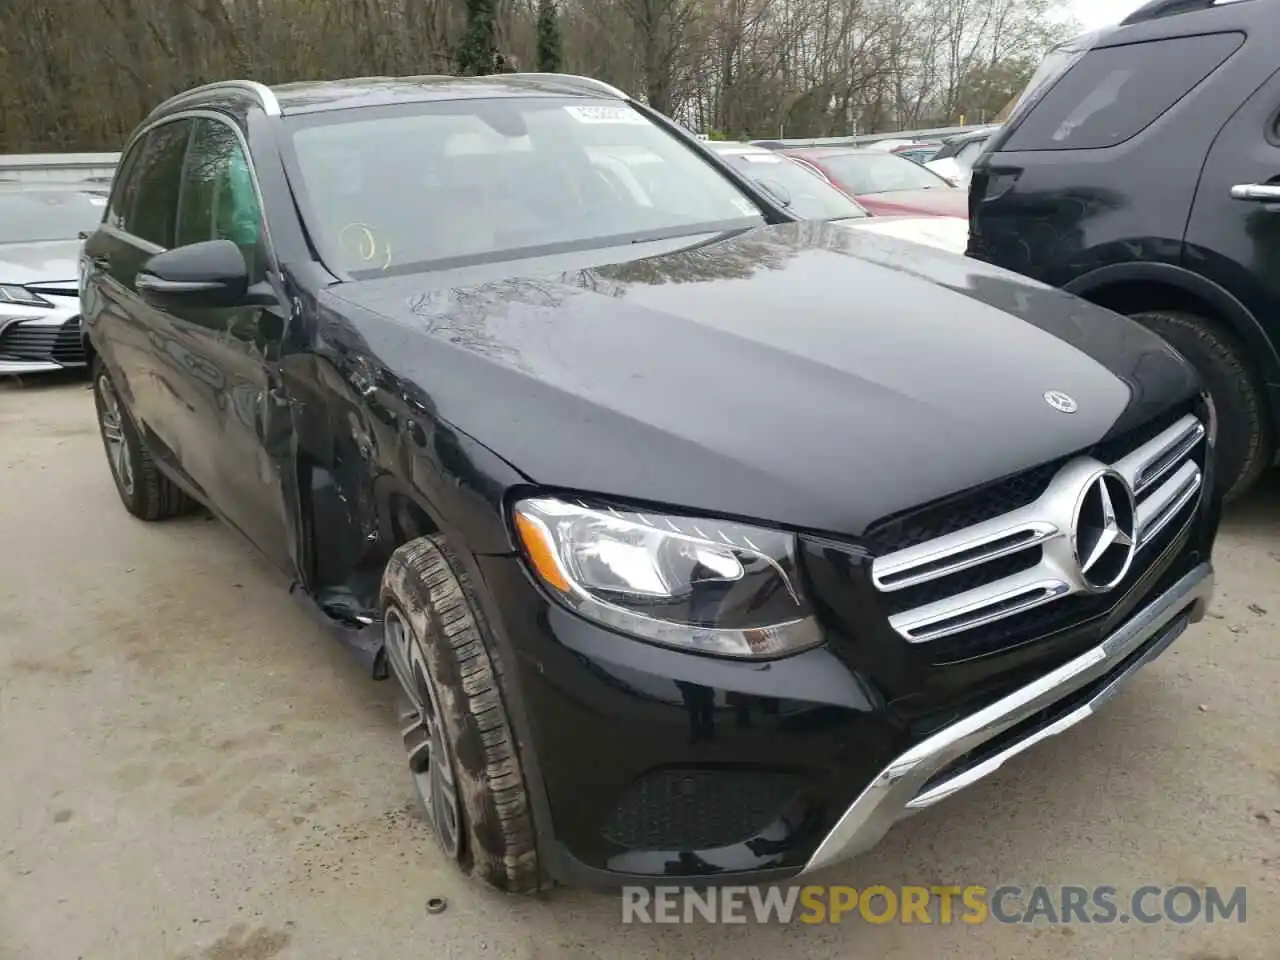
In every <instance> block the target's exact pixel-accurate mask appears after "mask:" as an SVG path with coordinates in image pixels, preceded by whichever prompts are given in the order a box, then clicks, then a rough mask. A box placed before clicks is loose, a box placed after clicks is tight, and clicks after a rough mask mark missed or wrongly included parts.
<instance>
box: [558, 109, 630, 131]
mask: <svg viewBox="0 0 1280 960" xmlns="http://www.w3.org/2000/svg"><path fill="white" fill-rule="evenodd" d="M564 109H565V111H566V112H567V113H568V114H569V116H571V117H573V119H575V120H577V121H578V122H579V123H632V124H638V125H639V126H645V125H646V124H647V123H648V122H649V121H648V120H646V119H645V118H644V117H642V116H640V114H638V113H636V112H635V111H634V110H631V109H629V108H628V107H608V106H589V107H579V106H573V107H565V108H564Z"/></svg>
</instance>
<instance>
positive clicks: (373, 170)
mask: <svg viewBox="0 0 1280 960" xmlns="http://www.w3.org/2000/svg"><path fill="white" fill-rule="evenodd" d="M1183 2H1185V0H1183ZM869 155H870V156H871V157H872V161H864V155H863V153H862V152H858V151H852V152H849V151H840V152H836V153H831V154H827V153H816V154H814V155H813V156H808V155H806V156H805V158H804V159H803V160H802V159H800V158H798V157H791V156H789V155H785V154H782V153H764V152H763V151H758V150H755V149H752V148H745V147H742V146H740V145H733V146H728V145H718V146H716V145H709V144H703V143H700V142H699V141H698V140H697V139H696V138H695V137H694V136H692V135H691V134H689V133H688V132H687V131H685V130H683V129H682V128H681V127H679V126H678V125H677V124H675V123H673V122H671V121H670V120H668V119H667V118H665V117H663V116H661V115H659V114H657V113H655V112H654V111H652V110H650V109H649V108H647V107H646V106H644V105H643V104H640V103H637V102H635V101H633V100H631V99H630V98H628V97H627V96H625V95H624V94H622V93H621V92H619V91H617V90H615V89H613V88H612V87H609V86H607V85H605V84H602V83H599V82H596V81H591V80H585V79H582V78H576V77H567V76H558V75H546V74H509V75H502V76H495V77H483V78H466V79H460V78H439V77H434V78H433V77H418V78H402V79H395V78H374V79H363V80H347V81H340V82H311V83H300V84H286V85H282V86H277V87H273V88H268V87H265V86H262V85H261V84H257V83H253V82H248V81H235V82H224V83H217V84H212V85H209V86H206V87H201V88H198V89H196V90H192V91H189V92H187V93H185V94H182V95H179V96H178V97H175V98H172V99H170V100H168V101H166V102H164V103H162V104H160V105H159V106H157V108H156V109H155V110H154V111H153V112H152V114H151V115H150V116H148V117H147V118H146V120H145V121H144V122H143V123H142V124H141V125H140V126H139V128H138V129H137V130H136V131H135V132H134V134H133V135H132V136H131V137H130V139H129V141H128V143H127V144H125V147H124V151H123V154H122V159H121V161H120V165H119V168H118V172H117V175H116V178H115V181H114V183H113V185H112V188H111V191H110V196H109V199H108V202H107V206H106V209H105V216H104V218H103V220H102V223H101V224H100V225H99V226H98V227H97V228H96V229H94V230H93V231H92V232H91V234H90V235H89V237H88V238H87V240H86V241H85V244H84V249H83V252H82V256H81V260H80V271H79V272H80V288H81V302H82V307H83V314H84V323H85V330H86V336H87V340H86V343H87V353H88V356H89V358H90V360H91V362H92V370H93V386H94V396H95V402H96V411H97V416H98V425H99V429H100V432H101V436H102V442H103V445H104V449H105V451H106V454H107V457H106V461H107V468H108V470H109V474H110V477H111V480H112V482H113V483H114V485H115V488H116V490H117V492H118V494H119V498H120V500H121V502H122V503H123V505H124V507H125V509H127V510H128V511H129V512H130V513H131V514H133V515H134V516H136V517H138V518H141V519H144V520H162V519H164V518H167V517H173V516H178V515H181V514H183V513H185V512H187V511H188V510H190V509H191V508H192V507H193V505H194V504H196V503H197V502H198V503H203V504H204V505H205V506H207V507H208V508H209V509H210V510H211V511H213V513H214V514H216V515H217V516H219V517H221V518H222V519H224V520H225V521H227V522H228V524H229V525H230V526H231V527H232V528H233V529H235V530H236V531H238V532H239V533H240V534H243V535H244V536H245V537H246V538H247V539H248V540H249V541H250V542H252V543H253V544H254V545H255V546H256V547H257V548H258V549H259V550H260V551H261V552H262V553H263V555H264V556H266V557H267V558H268V559H269V560H270V561H271V562H272V563H273V564H275V565H276V566H278V567H279V568H280V569H281V570H282V571H283V572H284V574H285V575H286V576H287V577H288V578H289V579H290V580H292V581H293V583H294V589H293V592H294V595H295V596H296V597H297V598H298V599H299V601H300V602H302V603H303V604H304V606H305V607H306V608H307V609H308V610H309V611H310V612H311V613H312V614H313V615H314V616H315V617H316V619H317V621H318V622H319V623H321V624H323V625H324V626H325V627H326V628H327V629H328V630H330V631H331V632H332V633H333V634H334V635H335V636H336V637H337V638H338V639H340V640H341V641H342V642H343V643H345V644H346V645H347V646H348V647H349V648H350V649H351V650H352V651H353V652H354V653H355V654H356V655H357V656H358V657H359V658H360V660H361V662H362V663H363V664H364V665H365V667H366V668H367V669H368V670H369V671H370V672H371V673H372V675H374V676H376V677H379V678H389V679H390V680H391V681H392V682H393V683H394V684H395V685H396V690H397V694H398V701H399V719H400V723H399V729H400V730H401V731H402V736H403V740H404V744H405V748H406V753H407V756H408V765H409V770H410V772H411V774H412V781H413V784H414V789H415V790H416V792H417V795H418V797H419V798H420V800H421V802H422V805H423V807H424V809H425V811H426V814H427V817H428V819H429V821H430V823H431V824H432V826H433V828H434V833H435V837H436V840H437V841H438V846H439V852H438V854H437V855H439V856H442V857H444V858H445V859H447V860H448V861H450V862H451V863H453V864H455V865H456V866H457V867H458V868H459V869H461V870H462V871H464V872H466V873H469V874H471V875H474V876H476V877H478V878H480V879H482V880H483V881H485V882H487V883H489V884H492V885H494V886H497V887H499V888H502V889H504V890H510V891H520V892H529V891H535V890H538V889H541V888H544V887H546V886H547V885H548V884H550V883H551V882H555V881H558V882H565V883H574V884H592V885H596V884H609V885H613V884H620V883H623V884H625V883H652V882H657V881H666V882H679V883H685V884H693V885H698V884H702V883H723V882H734V883H743V882H760V881H766V880H782V879H786V878H789V877H793V876H796V875H798V874H803V873H807V872H809V871H813V870H817V869H819V868H822V867H825V866H827V865H828V864H831V863H833V862H836V861H838V860H840V859H842V858H845V857H848V856H852V855H853V854H855V853H858V852H859V851H862V850H865V849H867V848H869V847H871V846H873V845H874V844H876V843H877V842H878V841H879V840H880V838H881V837H882V836H883V835H884V834H885V833H886V831H888V830H889V829H890V827H891V826H892V825H893V824H894V823H895V822H896V821H897V820H899V819H900V818H902V817H904V816H907V815H908V814H911V813H913V812H915V811H918V810H921V809H925V808H927V807H930V806H932V805H934V804H936V803H938V802H940V801H942V800H943V799H945V798H946V797H948V796H950V795H951V794H952V793H955V792H956V791H958V790H960V789H962V788H964V787H965V786H967V785H969V784H972V783H974V782H976V781H977V780H979V779H981V778H982V777H984V776H985V775H987V774H989V773H990V772H992V771H993V770H995V769H997V768H998V767H1000V766H1001V764H1003V763H1004V762H1005V761H1007V760H1008V759H1010V758H1012V757H1014V756H1016V755H1018V754H1020V753H1022V752H1024V751H1026V750H1028V749H1030V748H1031V747H1032V746H1034V745H1035V744H1036V743H1038V742H1039V741H1041V740H1043V739H1045V738H1047V737H1048V736H1051V735H1053V734H1055V733H1057V732H1060V731H1061V730H1064V729H1067V728H1069V727H1070V726H1072V725H1073V724H1075V723H1077V722H1079V721H1081V720H1083V719H1085V718H1086V717H1088V716H1090V715H1091V714H1093V713H1094V712H1095V710H1096V709H1097V708H1098V707H1099V706H1100V705H1101V704H1102V703H1103V702H1105V701H1106V700H1107V699H1108V698H1109V697H1111V696H1112V695H1113V694H1114V693H1115V692H1116V690H1118V689H1119V688H1120V686H1121V685H1123V684H1124V683H1125V682H1126V681H1127V680H1128V679H1129V678H1131V677H1132V676H1133V675H1134V673H1135V672H1136V671H1138V670H1139V669H1140V668H1141V667H1142V666H1144V665H1145V664H1146V663H1148V662H1149V661H1150V660H1151V659H1153V658H1154V657H1156V656H1157V655H1159V654H1160V653H1161V652H1162V651H1163V650H1165V649H1166V648H1167V647H1168V646H1169V645H1170V644H1171V643H1173V642H1174V641H1175V640H1176V639H1177V637H1178V636H1179V635H1180V634H1181V633H1182V632H1183V630H1185V629H1186V628H1187V626H1188V625H1189V624H1191V623H1194V622H1196V621H1198V620H1200V619H1201V618H1202V617H1203V616H1204V615H1205V612H1206V608H1207V605H1208V603H1209V601H1210V598H1211V596H1212V592H1213V573H1212V566H1211V561H1210V558H1211V554H1212V549H1213V544H1214V539H1215V536H1216V532H1217V527H1218V520H1219V505H1220V497H1219V493H1218V487H1217V485H1216V484H1215V483H1214V471H1215V466H1214V457H1213V451H1214V443H1215V437H1216V431H1217V429H1218V428H1217V420H1216V418H1215V414H1214V406H1213V404H1212V403H1211V402H1210V401H1209V399H1208V398H1207V395H1206V394H1205V393H1204V391H1203V388H1202V384H1201V381H1200V379H1199V378H1198V377H1197V375H1196V373H1195V371H1194V370H1193V369H1192V368H1191V366H1190V365H1189V364H1188V363H1187V362H1186V361H1185V360H1184V359H1183V358H1182V357H1181V356H1180V355H1179V354H1178V353H1177V352H1176V351H1175V350H1173V349H1172V348H1171V347H1170V346H1169V345H1168V344H1167V343H1166V342H1165V341H1164V340H1163V339H1161V338H1160V337H1159V336H1157V335H1155V334H1154V333H1151V332H1150V331H1148V330H1146V329H1144V328H1143V327H1142V326H1141V325H1139V324H1137V323H1134V322H1131V321H1129V320H1127V319H1125V318H1123V317H1121V316H1118V315H1117V314H1115V313H1113V312H1111V311H1109V310H1106V309H1103V308H1102V307H1099V306H1096V305H1093V304H1090V303H1088V302H1086V301H1085V300H1082V299H1079V298H1076V297H1071V296H1065V295H1063V294H1061V293H1060V292H1059V291H1056V290H1053V289H1051V288H1048V287H1046V286H1044V285H1043V284H1041V283H1037V282H1034V281H1032V280H1028V279H1026V278H1024V277H1021V276H1019V275H1018V274H1017V273H1014V272H1012V271H1008V270H1005V269H1002V268H1000V267H997V266H993V265H991V264H988V263H984V262H982V261H980V260H978V259H974V258H966V257H963V256H961V255H960V254H959V253H956V252H949V251H947V250H944V249H937V246H938V245H937V244H934V245H922V244H920V243H914V242H908V241H906V240H904V239H902V238H901V237H902V236H903V235H905V234H906V233H909V232H911V230H913V229H919V221H920V220H921V219H925V218H922V217H921V216H920V215H919V212H920V208H919V207H913V206H911V203H907V202H904V200H903V199H902V194H903V192H904V190H906V191H907V192H911V191H913V190H914V191H915V193H917V194H923V195H924V197H925V198H931V197H933V196H934V195H935V194H938V195H943V194H945V193H946V191H953V192H956V193H958V192H959V191H954V188H952V187H950V186H948V185H946V184H941V185H935V184H933V183H932V182H930V181H928V180H927V178H928V177H932V176H933V175H932V174H930V173H928V171H926V170H925V169H924V168H923V167H919V166H917V165H915V164H913V162H912V161H910V160H908V159H906V158H903V157H898V156H894V155H893V154H892V152H891V151H889V152H884V151H880V152H872V153H871V154H869ZM879 161H888V162H896V163H898V164H905V165H907V167H908V168H910V170H911V173H912V176H914V177H917V178H926V180H925V182H926V183H929V186H928V187H927V188H921V186H920V183H921V181H920V180H919V179H917V180H915V181H912V182H906V180H905V177H906V175H905V174H899V173H892V174H885V173H881V172H879V171H880V170H881V167H874V168H870V170H869V172H868V170H867V169H864V168H863V167H861V166H859V164H861V163H863V162H867V163H868V164H870V163H872V162H875V163H879ZM828 171H829V172H828ZM806 177H807V178H809V179H805V178H806ZM864 177H865V178H864ZM860 178H864V179H860ZM977 183H978V181H977V180H975V188H976V186H977ZM859 198H860V199H859ZM886 198H887V199H886ZM911 202H913V203H917V204H919V203H926V202H927V203H933V200H931V199H922V198H919V197H917V198H916V199H914V200H913V201H911ZM884 203H888V204H889V207H888V209H891V210H893V212H894V213H897V214H902V213H910V214H911V216H903V217H888V216H881V217H873V216H868V215H867V211H866V207H867V206H868V205H875V204H884ZM895 203H896V206H895ZM952 219H953V220H956V218H952ZM933 220H935V221H938V222H945V221H946V218H933ZM956 222H960V223H963V221H958V220H957V221H956ZM895 234H898V235H895Z"/></svg>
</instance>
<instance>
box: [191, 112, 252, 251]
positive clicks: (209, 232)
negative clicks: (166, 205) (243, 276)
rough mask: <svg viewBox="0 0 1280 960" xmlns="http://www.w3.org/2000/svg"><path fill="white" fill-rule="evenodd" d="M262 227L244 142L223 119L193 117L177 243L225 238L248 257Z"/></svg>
mask: <svg viewBox="0 0 1280 960" xmlns="http://www.w3.org/2000/svg"><path fill="white" fill-rule="evenodd" d="M261 233H262V209H261V207H260V206H259V204H258V194H257V192H256V191H255V190H254V186H253V175H252V173H251V172H250V168H249V158H248V157H246V156H245V152H244V146H243V145H242V143H241V141H240V138H239V137H238V136H237V135H236V132H235V130H233V129H232V128H231V127H230V126H229V125H228V124H226V123H223V122H221V121H218V120H208V119H200V120H197V121H196V129H195V134H194V135H193V136H192V138H191V149H190V150H189V151H188V152H187V166H186V170H185V171H184V173H183V186H182V209H181V211H180V212H179V215H178V242H177V246H185V245H186V244H188V243H199V242H200V241H202V240H230V241H232V242H233V243H235V244H236V245H237V246H239V247H240V248H241V249H243V250H244V251H245V253H246V255H247V256H249V257H250V263H252V262H253V259H252V256H253V250H254V249H255V248H256V247H257V245H258V239H259V237H260V235H261Z"/></svg>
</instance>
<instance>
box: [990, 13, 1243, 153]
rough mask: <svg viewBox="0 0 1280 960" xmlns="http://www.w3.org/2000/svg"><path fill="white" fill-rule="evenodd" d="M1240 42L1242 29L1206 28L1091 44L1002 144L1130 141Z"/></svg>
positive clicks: (1054, 146) (1085, 145)
mask: <svg viewBox="0 0 1280 960" xmlns="http://www.w3.org/2000/svg"><path fill="white" fill-rule="evenodd" d="M1242 43H1244V34H1242V33H1207V34H1201V35H1200V36H1193V37H1173V38H1170V39H1168V40H1149V41H1146V42H1144V43H1130V44H1125V45H1123V46H1118V47H1105V48H1101V49H1097V50H1091V51H1089V52H1088V53H1087V54H1085V55H1084V56H1083V57H1081V58H1080V60H1079V61H1078V62H1077V63H1076V64H1075V66H1073V67H1072V68H1071V69H1070V70H1069V71H1068V72H1067V74H1066V75H1065V76H1064V77H1063V78H1062V79H1061V80H1059V81H1058V82H1057V83H1056V84H1055V85H1054V86H1052V87H1051V88H1050V89H1049V91H1048V93H1046V94H1045V96H1044V99H1042V100H1041V101H1040V103H1039V104H1037V105H1036V106H1035V107H1034V108H1033V109H1032V110H1031V112H1030V113H1028V114H1027V116H1026V119H1024V120H1023V121H1022V122H1021V123H1020V124H1019V125H1018V128H1017V129H1016V130H1015V131H1014V132H1013V135H1012V136H1011V137H1010V138H1009V141H1008V142H1007V143H1006V144H1005V145H1004V149H1005V150H1008V151H1018V150H1092V149H1098V148H1101V147H1114V146H1115V145H1116V144H1119V143H1124V141H1126V140H1128V139H1129V138H1130V137H1134V136H1136V135H1137V134H1139V133H1141V132H1142V131H1143V130H1145V129H1146V128H1147V127H1149V126H1150V125H1151V124H1152V123H1154V122H1155V121H1156V120H1157V119H1159V118H1160V117H1161V116H1162V115H1163V114H1164V113H1165V111H1167V110H1168V109H1169V108H1170V107H1172V106H1173V105H1174V104H1175V103H1177V102H1178V101H1179V100H1181V99H1182V98H1183V97H1185V96H1186V95H1187V94H1188V93H1190V92H1191V91H1192V90H1194V89H1195V88H1196V87H1197V86H1199V85H1200V83H1201V82H1202V81H1203V80H1204V79H1205V77H1207V76H1209V74H1211V73H1212V72H1213V71H1214V70H1216V69H1217V68H1218V67H1219V66H1221V65H1222V63H1224V62H1225V61H1226V59H1227V58H1228V57H1229V56H1231V54H1233V53H1235V52H1236V50H1238V49H1239V48H1240V46H1241V44H1242Z"/></svg>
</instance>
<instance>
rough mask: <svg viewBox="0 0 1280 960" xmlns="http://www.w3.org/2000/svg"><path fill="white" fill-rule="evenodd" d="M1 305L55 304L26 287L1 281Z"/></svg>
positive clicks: (36, 305) (38, 305)
mask: <svg viewBox="0 0 1280 960" xmlns="http://www.w3.org/2000/svg"><path fill="white" fill-rule="evenodd" d="M0 305H5V306H14V307H52V306H53V304H52V303H50V302H49V301H48V300H46V299H45V298H44V297H42V296H40V294H38V293H32V292H31V291H30V290H28V289H27V288H26V287H19V286H17V285H15V284H6V283H0Z"/></svg>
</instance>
